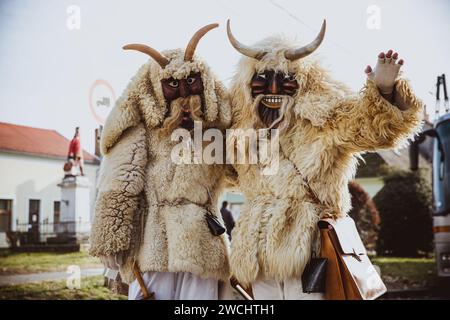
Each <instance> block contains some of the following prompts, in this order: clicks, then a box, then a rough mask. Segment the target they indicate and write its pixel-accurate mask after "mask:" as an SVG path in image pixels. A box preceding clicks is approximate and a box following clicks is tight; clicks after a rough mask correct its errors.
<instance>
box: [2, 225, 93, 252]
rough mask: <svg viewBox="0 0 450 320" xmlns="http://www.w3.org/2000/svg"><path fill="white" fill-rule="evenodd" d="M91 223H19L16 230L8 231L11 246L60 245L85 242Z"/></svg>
mask: <svg viewBox="0 0 450 320" xmlns="http://www.w3.org/2000/svg"><path fill="white" fill-rule="evenodd" d="M90 229H91V223H87V222H85V223H83V222H76V221H64V222H58V223H33V224H30V223H19V224H17V225H16V231H12V232H8V238H9V242H10V243H11V247H23V246H35V245H40V246H46V245H52V246H58V245H67V244H75V243H80V242H85V241H87V240H88V238H89V233H90Z"/></svg>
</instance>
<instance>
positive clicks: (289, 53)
mask: <svg viewBox="0 0 450 320" xmlns="http://www.w3.org/2000/svg"><path fill="white" fill-rule="evenodd" d="M326 28H327V22H326V20H323V23H322V28H321V29H320V32H319V34H318V35H317V37H316V38H315V39H314V41H313V42H311V43H310V44H308V45H306V46H304V47H301V48H299V49H290V50H286V52H285V53H284V56H285V57H286V59H289V60H291V61H294V60H297V59H301V58H304V57H306V56H307V55H310V54H311V53H313V52H314V51H315V50H316V49H317V48H318V47H319V46H320V44H321V43H322V41H323V38H324V37H325V30H326Z"/></svg>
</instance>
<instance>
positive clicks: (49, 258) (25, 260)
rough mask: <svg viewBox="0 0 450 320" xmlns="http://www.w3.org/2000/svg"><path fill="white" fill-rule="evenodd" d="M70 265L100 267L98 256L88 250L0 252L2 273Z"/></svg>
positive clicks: (62, 269) (63, 268) (59, 269)
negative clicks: (89, 253)
mask: <svg viewBox="0 0 450 320" xmlns="http://www.w3.org/2000/svg"><path fill="white" fill-rule="evenodd" d="M69 265H78V266H80V267H100V266H101V264H100V261H99V259H98V258H94V257H91V256H89V255H88V253H87V252H86V251H81V252H72V253H53V252H52V253H47V252H33V253H12V252H4V253H2V254H0V274H17V273H20V274H23V273H34V272H45V271H64V270H66V268H67V266H69Z"/></svg>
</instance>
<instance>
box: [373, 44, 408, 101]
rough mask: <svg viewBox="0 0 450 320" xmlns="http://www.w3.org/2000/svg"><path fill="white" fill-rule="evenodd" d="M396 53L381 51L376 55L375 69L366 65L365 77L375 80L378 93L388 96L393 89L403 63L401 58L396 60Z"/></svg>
mask: <svg viewBox="0 0 450 320" xmlns="http://www.w3.org/2000/svg"><path fill="white" fill-rule="evenodd" d="M397 59H398V53H397V52H393V51H392V50H389V51H388V52H387V53H386V54H385V53H384V52H381V53H380V54H379V55H378V61H377V65H376V66H375V70H372V67H371V66H370V65H369V66H367V67H366V70H365V72H366V74H367V77H368V78H369V79H371V80H373V81H374V82H375V84H376V85H377V87H378V89H379V90H380V93H381V94H382V95H383V96H389V95H391V94H392V93H393V91H394V84H395V79H396V78H397V75H398V72H399V71H400V68H401V66H402V65H403V64H404V61H403V59H400V60H399V61H398V62H397Z"/></svg>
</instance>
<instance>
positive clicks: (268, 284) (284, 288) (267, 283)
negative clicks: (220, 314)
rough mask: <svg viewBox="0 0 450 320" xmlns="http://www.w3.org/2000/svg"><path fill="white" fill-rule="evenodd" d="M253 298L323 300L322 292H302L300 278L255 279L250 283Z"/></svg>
mask: <svg viewBox="0 0 450 320" xmlns="http://www.w3.org/2000/svg"><path fill="white" fill-rule="evenodd" d="M252 288H253V296H254V298H255V300H323V299H325V296H324V294H323V293H304V292H303V287H302V281H301V279H297V278H290V279H285V280H284V281H280V282H279V281H275V280H273V279H263V280H257V281H255V282H253V283H252Z"/></svg>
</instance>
